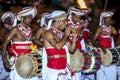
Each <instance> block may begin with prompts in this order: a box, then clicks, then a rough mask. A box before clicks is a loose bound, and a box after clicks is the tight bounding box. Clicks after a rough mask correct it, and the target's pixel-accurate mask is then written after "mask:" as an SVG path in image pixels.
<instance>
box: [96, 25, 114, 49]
mask: <svg viewBox="0 0 120 80" xmlns="http://www.w3.org/2000/svg"><path fill="white" fill-rule="evenodd" d="M101 28H102V32H103V34H104V35H105V36H99V37H98V44H99V45H101V46H103V47H105V48H114V40H113V38H112V37H111V36H110V34H111V30H112V29H111V26H109V27H107V26H105V25H102V27H101Z"/></svg>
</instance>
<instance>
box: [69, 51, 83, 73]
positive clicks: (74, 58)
mask: <svg viewBox="0 0 120 80" xmlns="http://www.w3.org/2000/svg"><path fill="white" fill-rule="evenodd" d="M83 65H84V58H83V55H82V54H81V53H80V51H79V50H76V51H75V53H74V54H71V55H70V68H71V70H72V71H73V72H79V71H81V70H82V66H83Z"/></svg>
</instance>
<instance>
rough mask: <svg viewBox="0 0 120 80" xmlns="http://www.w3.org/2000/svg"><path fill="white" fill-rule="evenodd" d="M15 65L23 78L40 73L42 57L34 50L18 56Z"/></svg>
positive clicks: (39, 74)
mask: <svg viewBox="0 0 120 80" xmlns="http://www.w3.org/2000/svg"><path fill="white" fill-rule="evenodd" d="M15 66H16V70H17V72H18V74H19V75H20V76H21V77H23V78H31V77H33V76H41V75H42V74H41V69H42V57H41V55H40V54H37V53H36V52H32V53H30V54H23V55H21V56H19V57H18V58H17V60H16V64H15Z"/></svg>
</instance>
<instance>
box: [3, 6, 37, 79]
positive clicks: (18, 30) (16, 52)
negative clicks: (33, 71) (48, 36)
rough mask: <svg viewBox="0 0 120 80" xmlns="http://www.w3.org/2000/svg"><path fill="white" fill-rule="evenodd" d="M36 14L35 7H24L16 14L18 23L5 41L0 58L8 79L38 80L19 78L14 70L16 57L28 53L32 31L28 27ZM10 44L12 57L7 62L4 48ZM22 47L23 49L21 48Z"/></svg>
mask: <svg viewBox="0 0 120 80" xmlns="http://www.w3.org/2000/svg"><path fill="white" fill-rule="evenodd" d="M36 14H37V10H36V8H35V7H31V6H30V7H25V8H23V9H21V11H19V13H18V14H17V18H18V20H19V21H20V23H19V24H17V26H16V27H14V28H13V29H12V30H11V31H10V33H9V35H8V38H7V39H6V41H5V43H4V45H3V48H2V56H3V61H4V64H5V66H6V67H7V68H10V69H11V71H10V79H11V80H38V77H32V78H30V79H24V78H22V77H20V76H19V75H18V73H17V71H16V68H15V62H16V59H17V57H18V56H20V55H22V54H27V53H30V51H31V50H30V48H29V47H30V45H31V44H32V42H31V41H30V39H31V35H32V31H31V28H30V27H29V26H30V22H31V21H32V19H33V18H34V17H35V15H36ZM10 41H11V42H12V43H11V47H10V51H9V52H10V53H11V55H12V57H11V58H10V60H11V61H9V60H8V58H7V54H6V48H7V46H8V43H9V42H10ZM23 47H24V48H23Z"/></svg>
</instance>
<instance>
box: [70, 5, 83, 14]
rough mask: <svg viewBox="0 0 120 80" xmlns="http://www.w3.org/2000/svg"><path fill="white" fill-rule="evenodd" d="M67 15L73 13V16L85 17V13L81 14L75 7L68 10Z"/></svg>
mask: <svg viewBox="0 0 120 80" xmlns="http://www.w3.org/2000/svg"><path fill="white" fill-rule="evenodd" d="M69 13H70V14H71V13H74V14H75V15H79V16H83V15H85V12H83V11H82V10H80V9H77V8H75V7H71V8H70V9H69Z"/></svg>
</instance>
